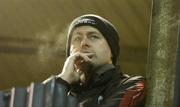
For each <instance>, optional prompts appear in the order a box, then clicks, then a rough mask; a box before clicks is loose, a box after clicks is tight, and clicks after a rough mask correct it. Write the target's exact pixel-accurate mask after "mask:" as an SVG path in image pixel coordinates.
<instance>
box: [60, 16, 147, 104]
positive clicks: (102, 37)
mask: <svg viewBox="0 0 180 107" xmlns="http://www.w3.org/2000/svg"><path fill="white" fill-rule="evenodd" d="M66 52H67V59H66V61H65V64H64V67H63V70H62V72H61V73H60V74H59V75H58V76H57V81H58V82H59V83H60V84H62V85H64V86H65V87H66V88H67V90H68V91H67V92H69V93H71V95H74V96H76V98H77V99H78V102H79V106H80V107H140V105H142V104H143V99H144V79H143V77H141V76H132V77H129V76H127V75H124V74H122V72H121V71H120V69H119V67H118V56H119V36H118V33H117V31H116V29H115V28H114V26H113V25H112V24H111V23H110V22H109V21H107V20H106V19H104V18H102V17H100V16H97V15H93V14H87V15H83V16H80V17H78V18H76V19H75V20H74V21H73V22H72V23H71V25H70V27H69V32H68V40H67V48H66Z"/></svg>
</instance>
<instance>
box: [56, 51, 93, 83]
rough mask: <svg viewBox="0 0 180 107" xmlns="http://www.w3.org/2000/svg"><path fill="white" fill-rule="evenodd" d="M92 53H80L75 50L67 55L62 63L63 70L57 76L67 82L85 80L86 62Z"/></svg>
mask: <svg viewBox="0 0 180 107" xmlns="http://www.w3.org/2000/svg"><path fill="white" fill-rule="evenodd" d="M92 55H94V53H80V52H76V53H74V54H72V55H71V56H69V57H68V58H67V59H66V61H65V64H64V67H63V70H62V72H61V74H59V77H61V78H62V79H63V80H65V81H67V82H68V83H69V84H73V83H77V82H81V83H84V82H85V81H86V73H85V71H84V70H86V66H88V65H87V64H90V62H91V59H90V58H91V56H92Z"/></svg>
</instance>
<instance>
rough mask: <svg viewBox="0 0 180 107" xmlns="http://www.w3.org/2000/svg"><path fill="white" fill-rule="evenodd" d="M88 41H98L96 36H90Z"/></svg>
mask: <svg viewBox="0 0 180 107" xmlns="http://www.w3.org/2000/svg"><path fill="white" fill-rule="evenodd" d="M90 39H91V40H97V39H99V37H98V36H96V35H92V36H90Z"/></svg>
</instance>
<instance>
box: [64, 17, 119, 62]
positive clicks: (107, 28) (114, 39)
mask: <svg viewBox="0 0 180 107" xmlns="http://www.w3.org/2000/svg"><path fill="white" fill-rule="evenodd" d="M83 25H88V26H92V27H94V28H96V29H98V30H99V31H100V32H101V33H102V35H103V36H104V38H105V39H106V41H107V43H108V45H109V47H110V49H111V52H112V62H113V64H114V65H116V63H117V60H118V56H119V50H120V47H119V35H118V32H117V31H116V29H115V27H114V26H113V25H112V24H111V23H110V22H109V21H107V20H106V19H104V18H102V17H100V16H98V15H94V14H87V15H82V16H80V17H77V18H76V19H74V20H73V21H72V23H71V24H70V27H69V31H68V38H67V44H66V57H68V56H69V55H70V45H71V37H72V32H73V30H74V29H75V28H76V27H79V26H83Z"/></svg>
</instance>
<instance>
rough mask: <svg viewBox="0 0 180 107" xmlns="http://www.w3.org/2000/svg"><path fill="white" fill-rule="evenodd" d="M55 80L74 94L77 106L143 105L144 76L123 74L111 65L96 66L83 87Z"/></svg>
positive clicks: (141, 106)
mask: <svg viewBox="0 0 180 107" xmlns="http://www.w3.org/2000/svg"><path fill="white" fill-rule="evenodd" d="M57 80H58V82H59V83H60V84H63V85H65V86H66V87H67V88H68V89H69V92H70V93H71V95H73V96H76V98H77V99H78V102H79V107H143V104H144V78H143V77H142V76H131V77H129V76H127V75H123V74H122V73H121V72H120V71H119V70H117V69H116V68H115V67H114V66H113V65H104V66H102V67H99V68H97V69H96V70H95V74H94V76H93V77H92V79H91V81H90V83H89V85H88V86H87V87H85V88H82V87H80V86H76V87H74V86H70V85H69V84H68V83H66V82H65V81H63V80H62V79H61V78H57Z"/></svg>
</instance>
